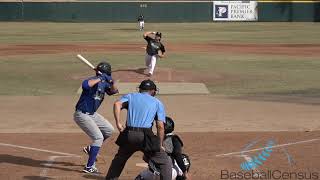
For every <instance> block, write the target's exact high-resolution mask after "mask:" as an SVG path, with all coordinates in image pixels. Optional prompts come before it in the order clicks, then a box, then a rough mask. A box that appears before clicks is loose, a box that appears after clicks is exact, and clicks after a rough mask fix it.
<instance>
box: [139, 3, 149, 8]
mask: <svg viewBox="0 0 320 180" xmlns="http://www.w3.org/2000/svg"><path fill="white" fill-rule="evenodd" d="M147 7H148V5H147V4H140V8H147Z"/></svg>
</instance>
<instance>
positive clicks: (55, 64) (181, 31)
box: [0, 22, 320, 97]
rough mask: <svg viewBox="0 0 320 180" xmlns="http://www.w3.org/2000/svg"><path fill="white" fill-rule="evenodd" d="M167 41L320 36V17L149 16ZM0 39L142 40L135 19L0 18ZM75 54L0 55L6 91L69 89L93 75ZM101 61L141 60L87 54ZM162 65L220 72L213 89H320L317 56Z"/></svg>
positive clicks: (186, 58) (139, 60)
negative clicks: (175, 19) (200, 19)
mask: <svg viewBox="0 0 320 180" xmlns="http://www.w3.org/2000/svg"><path fill="white" fill-rule="evenodd" d="M146 25H147V30H152V31H162V32H163V34H164V41H165V43H177V44H181V45H185V46H187V45H188V43H290V44H296V43H298V44H301V43H311V44H319V42H320V39H319V37H320V24H318V23H180V24H174V23H161V24H149V23H147V24H146ZM0 34H1V36H0V44H8V43H12V44H39V43H40V44H57V43H58V44H61V43H73V44H77V43H89V44H97V43H98V44H99V43H144V40H143V39H142V38H141V34H142V32H140V31H137V30H136V24H135V23H108V24H107V23H4V22H2V23H0ZM75 54H76V52H74V53H66V54H55V55H50V54H49V55H20V56H1V57H0V84H1V86H0V95H71V94H74V93H75V92H76V90H77V88H78V87H79V85H80V80H74V79H73V78H72V77H73V76H79V75H89V74H90V73H91V71H90V70H88V68H87V67H86V66H84V65H83V64H81V63H80V62H79V61H78V60H77V59H76V58H75ZM83 55H85V56H86V57H88V59H90V60H92V61H93V62H94V63H95V64H96V63H97V62H98V61H100V60H102V59H104V58H105V57H107V58H108V59H109V61H110V62H111V63H112V65H113V67H114V68H115V69H117V68H130V67H140V66H142V65H143V59H144V54H143V53H142V51H141V52H136V53H133V52H128V53H126V52H122V53H117V54H116V53H109V52H106V53H84V54H83ZM158 65H159V67H166V68H172V69H177V70H179V69H182V70H188V71H192V72H198V73H204V74H206V75H207V76H208V77H214V76H216V75H221V76H224V77H226V78H225V79H224V80H223V81H216V80H207V81H206V82H205V83H206V84H207V86H208V88H209V89H210V91H211V93H213V94H221V95H237V96H238V95H240V96H241V95H295V96H297V95H301V96H312V97H314V96H320V83H319V82H320V61H319V59H318V58H315V57H292V56H280V55H277V56H275V55H267V54H266V55H254V54H237V55H236V54H228V53H227V52H225V53H219V52H208V53H184V52H168V57H167V58H166V60H164V61H161V62H160V63H159V64H158Z"/></svg>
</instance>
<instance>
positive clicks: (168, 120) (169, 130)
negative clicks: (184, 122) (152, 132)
mask: <svg viewBox="0 0 320 180" xmlns="http://www.w3.org/2000/svg"><path fill="white" fill-rule="evenodd" d="M172 131H174V121H173V120H172V119H171V117H168V116H166V124H165V125H164V133H165V134H169V133H172Z"/></svg>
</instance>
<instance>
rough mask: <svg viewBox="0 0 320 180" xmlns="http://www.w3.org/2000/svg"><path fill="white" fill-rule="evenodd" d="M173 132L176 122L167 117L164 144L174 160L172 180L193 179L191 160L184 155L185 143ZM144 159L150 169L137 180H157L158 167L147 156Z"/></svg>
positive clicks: (143, 172)
mask: <svg viewBox="0 0 320 180" xmlns="http://www.w3.org/2000/svg"><path fill="white" fill-rule="evenodd" d="M173 131H174V121H173V120H172V119H171V118H170V117H166V124H165V134H166V135H165V139H164V142H163V144H164V148H165V151H166V152H167V153H168V155H169V156H170V157H171V159H172V164H173V167H172V180H187V179H191V177H190V175H189V173H188V172H189V169H190V165H191V162H190V159H189V157H188V155H186V154H183V153H182V147H183V142H182V140H181V139H180V137H179V136H178V135H175V134H173ZM143 159H144V160H145V161H146V162H148V166H149V168H148V169H146V170H144V171H142V172H141V173H140V174H139V175H138V176H137V177H136V178H135V180H153V179H157V178H158V177H159V174H160V172H159V170H158V167H156V165H155V164H154V163H153V162H152V161H150V160H149V158H148V157H147V156H144V158H143Z"/></svg>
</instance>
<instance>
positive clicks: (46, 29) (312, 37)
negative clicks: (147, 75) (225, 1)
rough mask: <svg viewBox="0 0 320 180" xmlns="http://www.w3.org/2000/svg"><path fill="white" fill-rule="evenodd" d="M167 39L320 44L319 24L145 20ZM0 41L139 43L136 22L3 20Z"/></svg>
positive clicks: (148, 27) (139, 33) (152, 28)
mask: <svg viewBox="0 0 320 180" xmlns="http://www.w3.org/2000/svg"><path fill="white" fill-rule="evenodd" d="M146 30H151V31H161V32H163V35H164V41H165V42H210V43H219V42H220V43H221V42H224V43H226V42H227V43H308V44H319V42H320V40H319V37H320V24H319V23H297V22H295V23H285V22H281V23H274V22H273V23H261V22H256V23H254V22H250V23H226V22H225V23H179V24H177V23H160V24H159V23H157V24H155V23H146ZM0 34H1V36H0V44H3V43H13V44H16V43H18V44H32V43H46V44H48V43H49V44H50V43H128V42H129V43H132V42H134V43H137V42H143V39H142V38H141V34H142V33H141V32H140V31H138V30H137V24H136V23H43V22H42V23H29V22H28V23H16V22H12V23H4V22H1V23H0Z"/></svg>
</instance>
